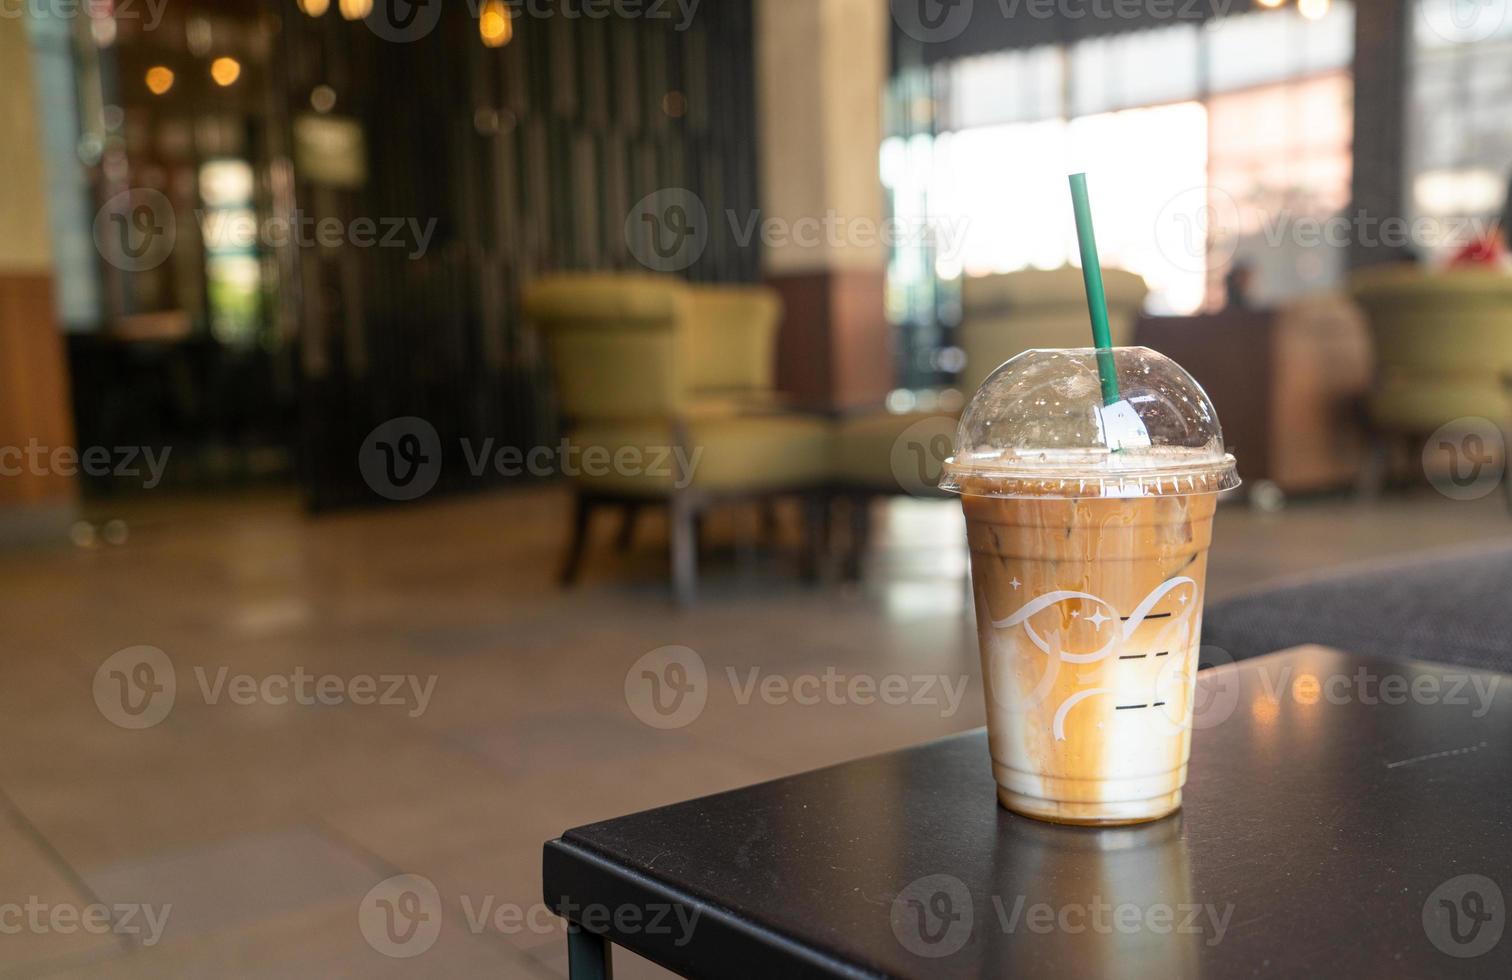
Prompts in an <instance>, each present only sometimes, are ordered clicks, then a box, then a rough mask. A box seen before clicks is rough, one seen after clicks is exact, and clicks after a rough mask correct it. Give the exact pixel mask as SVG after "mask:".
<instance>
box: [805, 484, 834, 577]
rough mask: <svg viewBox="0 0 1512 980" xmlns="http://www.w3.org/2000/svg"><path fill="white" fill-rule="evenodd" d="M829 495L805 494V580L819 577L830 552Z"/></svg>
mask: <svg viewBox="0 0 1512 980" xmlns="http://www.w3.org/2000/svg"><path fill="white" fill-rule="evenodd" d="M829 503H830V502H829V496H828V495H826V494H823V493H806V494H804V495H803V558H802V565H801V567H800V573H801V574H802V576H803V579H804V581H807V582H814V581H817V580H818V579H819V575H820V570H821V568H822V566H823V563H824V557H825V555H826V554H828V552H829V523H830V522H829Z"/></svg>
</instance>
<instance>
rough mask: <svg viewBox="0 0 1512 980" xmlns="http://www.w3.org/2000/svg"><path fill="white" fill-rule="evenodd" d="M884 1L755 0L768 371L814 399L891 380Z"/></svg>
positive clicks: (841, 398)
mask: <svg viewBox="0 0 1512 980" xmlns="http://www.w3.org/2000/svg"><path fill="white" fill-rule="evenodd" d="M888 9H889V8H888V4H887V0H757V3H756V57H757V94H758V98H757V110H758V114H759V116H760V130H759V131H760V140H761V145H760V153H761V192H760V193H761V208H762V220H763V222H764V227H765V228H766V229H768V233H767V234H765V235H764V243H765V247H764V249H763V265H764V268H763V274H764V277H765V278H766V280H767V282H768V283H769V284H770V285H771V286H772V287H773V288H775V289H776V290H777V291H778V292H779V293H780V294H781V295H782V299H783V302H784V304H785V307H786V311H785V314H784V318H783V327H782V335H781V341H780V343H779V345H778V346H779V354H778V380H779V384H780V385H781V386H782V388H783V389H784V390H786V391H789V392H792V393H793V394H794V395H795V396H797V397H798V398H799V399H800V400H801V401H803V402H805V403H809V404H814V405H823V406H832V407H845V406H856V405H865V404H877V403H880V401H881V399H882V397H883V396H884V395H885V394H886V393H887V391H888V390H889V389H891V387H892V385H893V374H894V367H893V358H892V332H891V330H890V329H889V327H888V325H887V318H886V314H885V310H884V307H883V275H884V269H885V265H886V261H887V252H886V248H885V246H884V245H883V244H882V243H881V240H880V234H879V232H880V228H881V222H882V217H883V194H882V184H881V179H880V176H879V173H878V153H879V151H880V148H881V143H882V99H883V93H884V86H885V85H886V82H887V49H888V45H887V41H888V29H889V27H888V25H889V13H888Z"/></svg>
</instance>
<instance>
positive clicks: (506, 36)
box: [478, 0, 514, 48]
mask: <svg viewBox="0 0 1512 980" xmlns="http://www.w3.org/2000/svg"><path fill="white" fill-rule="evenodd" d="M478 35H479V36H480V37H482V38H483V43H484V44H485V45H487V46H488V47H490V48H502V47H503V46H504V45H506V44H508V43H509V40H510V38H512V37H514V20H513V19H512V18H511V17H510V14H509V7H508V6H506V5H505V3H504V0H485V2H484V4H483V9H482V10H481V11H480V12H479V14H478Z"/></svg>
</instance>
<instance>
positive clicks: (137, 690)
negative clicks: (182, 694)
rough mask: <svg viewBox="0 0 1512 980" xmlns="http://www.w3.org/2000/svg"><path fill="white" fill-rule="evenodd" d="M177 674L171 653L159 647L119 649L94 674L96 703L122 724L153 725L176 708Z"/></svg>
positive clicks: (130, 726)
mask: <svg viewBox="0 0 1512 980" xmlns="http://www.w3.org/2000/svg"><path fill="white" fill-rule="evenodd" d="M177 693H178V675H177V674H176V672H175V671H174V669H173V661H171V660H169V659H168V654H166V653H164V652H163V651H162V650H159V649H158V648H157V647H150V646H135V647H127V648H126V649H124V650H117V651H116V652H115V653H113V654H111V655H110V656H109V657H106V658H105V662H104V663H102V664H100V667H99V669H98V670H96V671H95V676H94V700H95V706H96V707H98V708H99V709H100V714H102V715H104V716H105V718H106V720H107V721H109V722H111V723H112V724H115V725H119V726H120V727H122V728H131V729H142V728H151V727H152V726H153V725H156V724H158V723H159V722H161V721H162V720H163V719H164V718H167V717H168V713H169V712H170V711H172V710H173V699H174V697H175V696H176V695H177Z"/></svg>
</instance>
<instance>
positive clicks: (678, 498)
mask: <svg viewBox="0 0 1512 980" xmlns="http://www.w3.org/2000/svg"><path fill="white" fill-rule="evenodd" d="M668 507H669V514H668V525H669V528H668V535H667V539H668V542H669V544H670V547H671V558H672V598H673V601H675V602H676V603H677V604H678V605H679V606H684V607H686V606H691V605H692V604H693V600H694V598H695V596H696V594H697V591H698V541H697V537H698V532H697V529H696V527H695V524H696V521H697V517H698V507H697V505H696V503H695V502H694V500H693V499H692V498H691V497H690V496H689V495H688V494H686V493H677V492H674V493H673V494H672V499H671V501H670V502H669V504H668Z"/></svg>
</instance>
